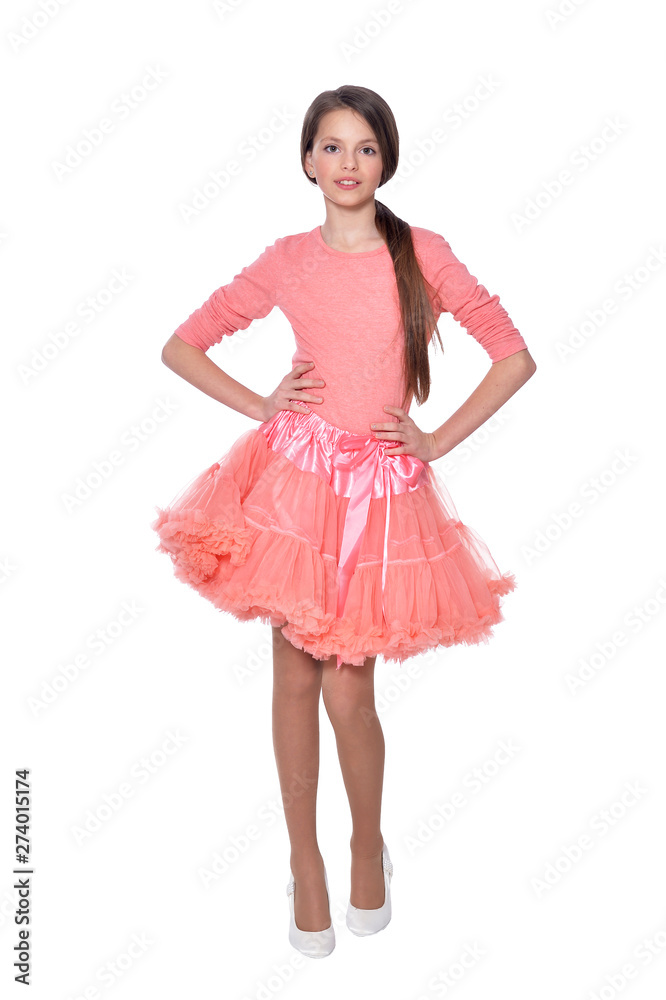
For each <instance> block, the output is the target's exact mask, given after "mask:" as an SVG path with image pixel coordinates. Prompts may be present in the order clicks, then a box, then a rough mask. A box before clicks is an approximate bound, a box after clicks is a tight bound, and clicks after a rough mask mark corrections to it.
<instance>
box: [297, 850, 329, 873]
mask: <svg viewBox="0 0 666 1000" xmlns="http://www.w3.org/2000/svg"><path fill="white" fill-rule="evenodd" d="M289 864H290V866H291V870H292V873H293V874H296V872H297V871H299V872H304V873H309V872H317V871H323V870H324V859H323V857H322V854H321V851H319V850H318V849H317V848H314V849H312V850H310V849H308V850H302V849H299V850H297V851H292V852H291V854H290V856H289Z"/></svg>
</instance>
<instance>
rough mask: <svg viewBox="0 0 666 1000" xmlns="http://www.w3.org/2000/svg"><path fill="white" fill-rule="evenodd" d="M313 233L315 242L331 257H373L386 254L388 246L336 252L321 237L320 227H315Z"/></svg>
mask: <svg viewBox="0 0 666 1000" xmlns="http://www.w3.org/2000/svg"><path fill="white" fill-rule="evenodd" d="M314 232H315V237H316V239H317V242H318V243H319V244H320V246H322V247H323V248H324V250H325V251H326V253H330V254H331V256H332V257H375V256H377V255H378V254H380V253H388V246H387V245H386V243H384V244H383V245H382V246H380V247H375V249H374V250H351V251H348V250H336V249H335V248H334V247H329V245H328V243H327V242H326V240H325V239H324V237H323V236H322V235H321V226H317V227H316V228H315V231H314Z"/></svg>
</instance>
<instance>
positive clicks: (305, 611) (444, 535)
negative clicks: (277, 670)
mask: <svg viewBox="0 0 666 1000" xmlns="http://www.w3.org/2000/svg"><path fill="white" fill-rule="evenodd" d="M396 446H397V445H396V442H395V441H389V440H378V439H376V438H375V437H374V436H373V435H372V434H370V435H368V436H364V435H358V434H352V433H350V432H348V431H344V430H341V429H340V428H338V427H335V426H334V425H333V424H330V423H329V422H328V421H326V420H324V419H323V418H322V417H321V416H319V414H318V413H315V412H314V411H309V412H305V411H302V412H296V411H294V410H279V411H278V412H277V413H276V414H275V415H274V416H273V417H272V418H271V419H270V420H268V421H266V422H264V423H262V424H260V425H259V426H258V427H255V428H252V429H251V430H248V431H246V432H245V433H243V434H242V435H241V436H240V437H239V438H237V439H236V441H235V442H234V443H233V445H232V446H231V448H230V449H229V450H228V451H227V452H226V453H225V454H224V455H223V456H222V457H221V458H220V460H219V461H218V462H215V463H214V464H213V465H211V466H210V467H209V468H207V469H206V470H205V471H204V472H202V473H200V474H199V475H198V476H197V477H196V478H195V479H194V480H192V481H191V482H189V483H188V484H187V485H186V486H185V487H184V488H183V489H182V490H181V492H180V493H179V494H178V495H177V496H176V497H175V499H174V500H173V501H172V502H171V504H170V505H169V506H168V507H166V508H164V509H162V508H160V507H156V508H155V509H156V510H157V512H158V517H157V519H156V520H155V521H153V522H152V524H151V527H152V528H154V529H155V531H156V532H157V534H158V535H159V539H160V542H159V544H158V545H157V547H156V550H157V551H160V552H165V553H167V554H168V555H169V556H170V558H171V560H172V563H173V569H174V573H175V576H176V577H177V578H178V579H179V580H181V581H182V582H183V583H187V584H188V585H190V586H191V587H193V588H194V589H195V590H196V591H197V592H198V593H199V594H201V596H202V597H205V598H206V599H207V600H208V601H210V602H211V603H212V604H213V605H214V606H215V607H216V608H218V609H219V610H220V611H226V612H229V613H230V614H232V615H234V616H235V617H236V618H237V619H239V620H240V621H246V620H248V619H251V618H257V619H260V620H261V621H263V622H265V623H267V624H270V625H274V626H278V627H280V628H281V631H282V634H283V635H284V636H285V638H286V639H288V640H289V642H291V643H292V644H293V645H294V646H296V647H298V648H299V649H303V650H305V651H306V652H308V653H310V654H311V655H312V656H313V657H314V658H315V659H317V660H327V659H328V658H329V657H331V656H336V657H337V667H338V668H339V667H340V666H341V664H342V663H348V664H353V665H355V666H360V665H362V663H363V661H364V659H365V658H366V657H368V656H375V655H377V654H381V655H382V656H383V657H384V659H386V660H393V661H397V662H402V661H404V660H406V659H408V658H409V657H412V656H416V655H417V654H418V653H421V652H423V651H424V650H427V649H431V648H433V647H436V646H451V645H454V644H456V643H465V644H472V643H478V642H488V640H489V638H490V637H491V635H492V626H493V625H496V624H497V623H498V622H500V621H503V620H504V619H503V615H502V612H501V610H500V597H501V596H502V595H504V594H506V593H508V592H509V591H511V590H513V589H514V588H515V586H516V581H515V578H514V576H513V574H510V573H509V574H506V573H505V574H500V572H499V569H498V567H497V565H496V563H495V561H494V559H493V557H492V556H491V554H490V552H489V550H488V547H487V546H486V544H485V542H484V541H483V540H482V539H481V538H480V537H479V535H478V534H477V533H476V532H475V531H473V529H472V528H470V527H469V526H468V525H465V524H463V523H462V521H460V520H459V518H458V514H457V512H456V509H455V507H454V504H453V501H452V499H451V497H450V495H449V493H448V490H447V489H446V487H445V486H444V483H443V482H442V480H441V479H440V478H439V476H438V474H437V473H436V472H435V470H434V469H433V468H432V467H431V465H430V464H429V463H427V462H426V463H424V462H422V461H420V459H418V458H416V457H414V456H412V455H386V454H385V450H386V448H394V447H396Z"/></svg>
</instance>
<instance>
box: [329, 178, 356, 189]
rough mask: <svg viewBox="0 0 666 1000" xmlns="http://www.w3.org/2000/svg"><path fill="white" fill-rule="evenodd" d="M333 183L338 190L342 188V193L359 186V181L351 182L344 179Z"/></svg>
mask: <svg viewBox="0 0 666 1000" xmlns="http://www.w3.org/2000/svg"><path fill="white" fill-rule="evenodd" d="M335 183H336V184H337V186H338V187H339V188H342V190H343V191H351V190H352V188H356V187H358V186H359V184H360V181H352V180H347V179H345V180H340V181H336V182H335Z"/></svg>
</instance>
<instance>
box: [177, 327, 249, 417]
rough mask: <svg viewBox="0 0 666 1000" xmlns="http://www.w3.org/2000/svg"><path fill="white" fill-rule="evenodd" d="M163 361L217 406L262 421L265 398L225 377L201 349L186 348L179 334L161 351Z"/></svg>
mask: <svg viewBox="0 0 666 1000" xmlns="http://www.w3.org/2000/svg"><path fill="white" fill-rule="evenodd" d="M162 361H163V362H164V364H165V365H166V366H167V368H170V369H171V371H172V372H175V373H176V375H180V377H181V378H184V379H185V381H186V382H189V383H190V385H193V386H194V387H195V388H196V389H201V391H202V392H205V393H206V395H207V396H211V397H212V399H216V400H217V401H218V403H224V405H225V406H229V407H230V408H231V409H232V410H236V411H237V412H238V413H244V414H245V416H246V417H251V418H252V419H253V420H264V415H263V412H264V403H265V399H264V397H263V396H259V395H257V393H256V392H252V390H251V389H248V387H247V386H245V385H243V384H242V383H241V382H237V381H236V379H234V378H232V377H231V375H227V373H226V372H225V371H223V370H222V369H221V368H219V367H218V365H216V364H215V362H214V361H211V359H210V358H209V357H208V355H207V354H206V353H205V352H204V351H202V350H201V348H200V347H195V346H194V345H192V344H187V343H186V342H185V341H184V340H181V338H180V337H179V336H178V334H176V333H174V334H172V336H171V337H170V338H169V340H167V342H166V344H165V345H164V347H163V348H162Z"/></svg>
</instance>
